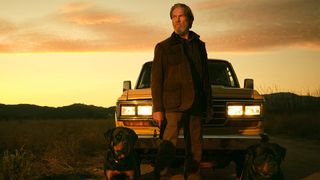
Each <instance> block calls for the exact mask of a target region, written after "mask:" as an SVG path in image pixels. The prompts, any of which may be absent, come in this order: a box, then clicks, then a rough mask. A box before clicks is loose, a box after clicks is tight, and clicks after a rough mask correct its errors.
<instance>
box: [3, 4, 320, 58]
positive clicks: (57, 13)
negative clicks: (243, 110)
mask: <svg viewBox="0 0 320 180" xmlns="http://www.w3.org/2000/svg"><path fill="white" fill-rule="evenodd" d="M191 8H192V9H193V12H194V13H195V26H194V28H195V29H196V30H195V31H196V32H198V33H199V34H200V35H201V38H202V39H203V40H204V41H205V42H206V44H207V49H208V50H209V51H261V50H265V49H272V48H278V47H287V46H294V47H303V48H313V49H319V48H320V35H319V32H320V20H319V18H320V11H319V8H318V0H283V1H278V0H261V1H254V0H251V1H241V0H217V1H204V2H201V3H193V4H191ZM121 11H123V12H121ZM156 11H159V12H162V11H166V13H163V14H166V15H167V14H168V12H169V9H165V10H164V9H161V8H159V9H157V10H156ZM140 12H141V13H142V14H143V12H144V10H143V9H141V11H140ZM140 15H141V14H140ZM147 15H148V14H146V16H143V18H145V19H147V20H148V22H158V21H161V23H159V25H158V24H156V23H155V25H150V24H148V23H146V22H141V21H140V20H141V19H139V18H141V17H142V16H140V17H139V16H137V15H136V14H132V12H131V13H129V12H126V11H125V9H117V8H114V9H110V8H108V7H107V6H98V5H97V4H93V3H69V4H64V5H63V6H60V7H58V8H57V9H53V10H52V11H51V12H48V14H47V16H44V17H39V18H37V19H30V20H29V19H25V20H24V21H23V23H21V22H15V23H13V22H10V21H8V20H1V19H0V53H1V52H2V53H8V52H78V51H128V50H130V51H140V50H149V51H152V50H153V48H154V45H155V44H156V43H157V42H159V41H161V40H163V39H164V38H166V37H167V36H169V35H170V33H171V32H172V28H171V27H170V26H168V27H161V26H162V25H163V24H164V23H163V22H168V23H169V21H170V20H169V19H167V20H166V19H165V18H167V16H161V17H156V16H150V17H148V16H147ZM138 17H139V18H138Z"/></svg>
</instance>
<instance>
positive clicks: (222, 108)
mask: <svg viewBox="0 0 320 180" xmlns="http://www.w3.org/2000/svg"><path fill="white" fill-rule="evenodd" d="M212 109H213V119H212V120H211V121H209V122H206V123H205V124H206V125H224V123H225V122H226V100H223V99H214V100H213V101H212Z"/></svg>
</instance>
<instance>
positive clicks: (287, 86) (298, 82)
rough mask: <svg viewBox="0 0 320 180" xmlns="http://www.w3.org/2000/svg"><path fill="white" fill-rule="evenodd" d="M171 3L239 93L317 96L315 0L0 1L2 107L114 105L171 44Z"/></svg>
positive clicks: (319, 59) (319, 55)
mask: <svg viewBox="0 0 320 180" xmlns="http://www.w3.org/2000/svg"><path fill="white" fill-rule="evenodd" d="M177 2H183V3H186V4H188V5H189V6H190V7H191V9H192V10H193V13H194V16H195V21H194V23H193V28H192V30H193V31H195V32H196V33H198V34H199V35H200V36H201V39H202V40H203V41H204V42H206V47H207V51H208V56H209V57H210V58H219V59H226V60H229V61H230V62H231V63H232V64H233V66H234V68H235V71H236V72H237V74H238V78H239V81H240V84H241V86H242V85H243V80H244V79H245V78H253V79H254V81H255V88H256V89H258V90H259V91H261V92H262V93H271V92H278V91H285V92H288V91H289V92H294V93H297V94H302V95H305V94H311V95H316V96H320V70H319V69H320V1H319V0H211V1H209V0H188V1H150V0H83V1H77V0H73V1H71V0H50V1H43V0H28V1H22V0H10V1H7V0H0V5H1V6H0V103H3V104H20V103H27V104H37V105H42V106H55V107H57V106H65V105H70V104H73V103H84V104H92V105H97V106H104V107H109V106H114V105H115V103H116V99H117V98H118V97H119V96H120V94H121V93H122V82H123V81H124V80H131V81H132V83H133V85H134V84H135V82H136V79H137V76H138V74H139V71H140V68H141V66H142V64H143V63H144V62H146V61H150V60H152V59H153V51H154V46H155V44H156V43H157V42H159V41H162V40H164V39H165V38H167V37H168V36H170V35H171V33H172V31H173V30H172V26H171V20H170V18H169V10H170V8H171V6H172V5H173V4H174V3H177Z"/></svg>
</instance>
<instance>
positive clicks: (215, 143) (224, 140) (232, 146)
mask: <svg viewBox="0 0 320 180" xmlns="http://www.w3.org/2000/svg"><path fill="white" fill-rule="evenodd" d="M138 137H139V138H138V141H137V143H136V148H137V149H157V148H158V147H159V144H160V139H159V138H157V137H154V136H152V135H141V134H140V135H138ZM259 142H261V136H260V135H204V136H203V150H245V149H247V148H248V147H249V146H251V145H253V144H257V143H259ZM177 148H178V149H180V148H181V149H183V148H184V139H183V136H179V138H178V142H177Z"/></svg>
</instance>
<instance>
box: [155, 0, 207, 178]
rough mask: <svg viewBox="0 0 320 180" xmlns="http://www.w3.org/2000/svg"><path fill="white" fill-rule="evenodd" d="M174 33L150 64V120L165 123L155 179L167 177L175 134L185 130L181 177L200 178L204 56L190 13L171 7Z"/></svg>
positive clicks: (184, 7)
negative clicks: (183, 170) (151, 111)
mask: <svg viewBox="0 0 320 180" xmlns="http://www.w3.org/2000/svg"><path fill="white" fill-rule="evenodd" d="M170 18H171V21H172V25H173V29H174V32H173V33H172V35H171V37H169V38H168V39H166V40H164V41H162V42H160V43H158V44H157V45H156V48H155V54H154V60H153V65H152V86H151V91H152V100H153V119H154V120H155V121H156V122H157V123H158V124H159V126H160V127H161V126H162V125H163V123H164V122H165V121H166V127H165V130H164V132H163V136H162V141H161V144H160V147H159V150H158V154H157V157H156V164H155V170H154V172H155V176H156V178H157V179H159V178H160V177H162V176H164V177H167V176H170V171H169V168H168V167H169V166H170V164H171V163H172V161H173V160H174V156H175V147H176V144H177V138H178V134H179V130H180V129H181V127H182V126H183V127H184V128H183V129H184V139H185V147H186V159H185V177H186V178H189V179H191V178H192V179H200V173H199V164H200V161H201V156H202V132H201V119H202V116H203V114H204V112H207V114H208V115H207V116H208V117H209V116H211V114H212V111H211V108H210V107H211V105H210V104H211V103H210V102H211V88H210V85H209V80H208V64H207V52H206V48H205V44H204V43H203V42H202V41H201V40H200V39H199V35H197V34H196V33H194V32H192V31H190V28H191V27H192V23H193V20H194V17H193V14H192V11H191V9H190V8H189V7H188V6H187V5H185V4H180V3H179V4H175V5H174V6H173V7H172V8H171V11H170Z"/></svg>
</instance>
